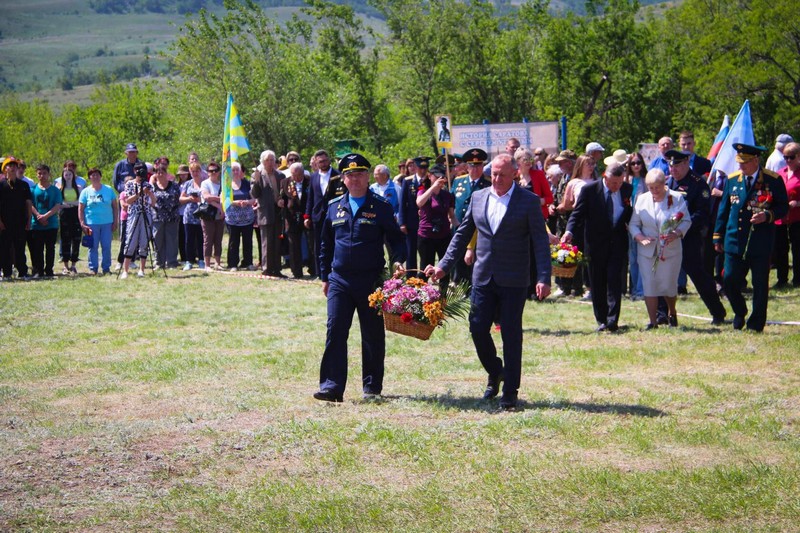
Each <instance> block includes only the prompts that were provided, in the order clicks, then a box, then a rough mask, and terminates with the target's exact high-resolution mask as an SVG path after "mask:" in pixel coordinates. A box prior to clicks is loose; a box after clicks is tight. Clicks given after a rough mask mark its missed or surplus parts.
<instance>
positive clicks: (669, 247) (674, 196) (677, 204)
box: [628, 169, 692, 329]
mask: <svg viewBox="0 0 800 533" xmlns="http://www.w3.org/2000/svg"><path fill="white" fill-rule="evenodd" d="M645 184H646V185H647V192H646V193H643V194H640V195H639V196H638V197H637V199H636V206H635V207H634V209H633V216H631V221H630V223H629V224H628V231H629V232H630V234H631V236H632V237H633V238H634V240H635V241H636V242H637V243H638V244H639V246H638V253H637V259H638V263H639V274H640V276H641V277H642V287H643V289H644V301H645V305H647V314H648V315H649V317H650V323H649V324H648V325H647V329H655V328H657V327H658V326H657V325H656V310H657V308H658V297H659V296H662V297H664V299H665V300H666V301H667V308H668V309H669V324H670V326H673V327H674V326H677V325H678V318H677V313H676V311H675V301H676V299H677V295H678V274H679V273H680V270H681V259H682V258H683V247H682V246H681V242H680V239H682V238H683V236H684V235H686V232H687V231H688V230H689V227H690V226H691V225H692V221H691V218H690V217H689V210H688V209H687V207H686V202H685V201H684V200H683V196H681V194H679V193H677V192H675V191H671V190H669V189H668V188H667V185H666V177H665V176H664V172H662V171H661V170H660V169H653V170H651V171H650V172H648V173H647V176H646V177H645Z"/></svg>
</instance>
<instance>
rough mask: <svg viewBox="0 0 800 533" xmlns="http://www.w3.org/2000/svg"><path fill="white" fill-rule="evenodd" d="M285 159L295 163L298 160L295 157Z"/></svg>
mask: <svg viewBox="0 0 800 533" xmlns="http://www.w3.org/2000/svg"><path fill="white" fill-rule="evenodd" d="M287 161H289V163H297V162H298V161H300V160H299V159H297V158H296V157H290V158H289V159H287Z"/></svg>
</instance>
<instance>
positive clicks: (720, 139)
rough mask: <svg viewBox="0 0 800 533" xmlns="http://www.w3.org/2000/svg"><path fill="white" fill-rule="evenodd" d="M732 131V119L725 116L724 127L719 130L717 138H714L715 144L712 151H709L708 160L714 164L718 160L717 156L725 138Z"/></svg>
mask: <svg viewBox="0 0 800 533" xmlns="http://www.w3.org/2000/svg"><path fill="white" fill-rule="evenodd" d="M730 130H731V118H730V117H729V116H728V115H725V118H723V119H722V126H721V127H720V129H719V133H717V136H716V137H714V144H712V145H711V150H709V151H708V160H709V161H711V162H712V163H713V162H714V160H715V159H717V154H719V150H720V148H722V143H723V142H725V137H727V136H728V132H729V131H730Z"/></svg>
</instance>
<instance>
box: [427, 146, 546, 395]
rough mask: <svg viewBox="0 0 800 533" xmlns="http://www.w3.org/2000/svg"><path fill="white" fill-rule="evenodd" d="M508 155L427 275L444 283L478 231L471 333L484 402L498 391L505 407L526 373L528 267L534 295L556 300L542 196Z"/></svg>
mask: <svg viewBox="0 0 800 533" xmlns="http://www.w3.org/2000/svg"><path fill="white" fill-rule="evenodd" d="M511 161H512V158H511V156H510V155H508V154H500V155H498V156H497V157H495V158H494V160H493V161H492V186H491V187H488V188H486V189H482V190H480V191H476V192H475V193H473V195H472V200H471V201H470V204H469V207H468V208H467V214H466V216H465V217H464V220H463V221H462V222H461V225H460V226H459V227H458V230H457V231H456V233H455V235H454V236H453V239H452V240H451V241H450V245H449V246H448V247H447V252H446V253H445V256H444V258H443V259H442V260H441V261H439V265H438V266H432V265H428V266H427V267H426V268H425V274H426V275H427V276H433V277H434V278H435V279H441V278H443V277H444V275H445V273H446V272H448V271H450V269H452V268H453V266H454V265H455V263H456V260H457V259H458V258H459V257H464V252H465V251H466V249H467V244H469V242H470V240H471V239H472V236H473V234H475V233H476V232H477V241H476V244H475V254H476V260H475V265H474V268H473V271H472V294H471V297H470V298H471V303H472V308H471V310H470V316H469V331H470V333H471V334H472V342H473V343H474V344H475V350H476V351H477V352H478V358H479V359H480V361H481V364H482V365H483V368H485V369H486V372H487V373H488V374H489V382H488V384H487V386H486V391H485V392H484V395H483V397H484V399H490V398H493V397H495V396H497V394H498V393H499V392H500V382H501V381H505V384H504V385H503V396H502V398H501V399H500V407H501V408H503V409H507V410H511V409H514V408H515V407H516V405H517V391H518V390H519V384H520V376H521V373H522V311H523V309H524V308H525V300H526V295H527V290H526V289H527V287H528V284H529V281H530V261H531V260H532V259H533V260H534V261H535V262H536V270H537V283H536V296H537V297H538V298H539V300H543V299H545V298H546V297H547V295H548V294H550V274H551V267H550V241H549V238H548V235H547V229H546V228H545V225H544V218H543V217H542V210H541V202H540V200H539V197H538V196H536V195H535V194H533V193H532V192H530V191H526V190H525V189H522V188H520V187H517V186H516V185H515V184H514V175H515V173H516V172H515V170H514V166H513V165H512V163H511ZM495 311H499V316H500V322H501V323H502V324H503V328H502V330H501V335H502V337H503V359H504V362H505V365H504V364H503V363H504V362H503V361H501V360H500V358H499V357H497V348H496V347H495V344H494V341H493V340H492V335H491V327H492V321H493V320H494V318H495Z"/></svg>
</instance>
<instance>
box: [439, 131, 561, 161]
mask: <svg viewBox="0 0 800 533" xmlns="http://www.w3.org/2000/svg"><path fill="white" fill-rule="evenodd" d="M450 134H451V135H450V137H451V141H452V143H453V149H452V152H453V153H454V154H463V153H464V152H466V151H467V150H469V149H470V148H480V149H482V150H486V153H487V154H489V158H492V157H494V156H496V155H497V154H501V153H503V152H505V148H506V141H508V139H509V138H511V137H516V138H517V139H518V140H519V144H520V146H522V147H524V148H530V149H531V151H533V149H534V148H536V147H537V146H540V147H542V148H544V149H545V150H546V151H547V153H549V154H552V153H558V151H559V148H558V122H514V123H509V124H468V125H459V126H456V125H451V126H450Z"/></svg>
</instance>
